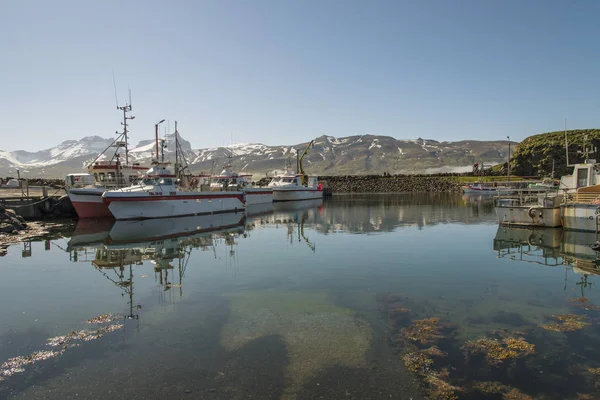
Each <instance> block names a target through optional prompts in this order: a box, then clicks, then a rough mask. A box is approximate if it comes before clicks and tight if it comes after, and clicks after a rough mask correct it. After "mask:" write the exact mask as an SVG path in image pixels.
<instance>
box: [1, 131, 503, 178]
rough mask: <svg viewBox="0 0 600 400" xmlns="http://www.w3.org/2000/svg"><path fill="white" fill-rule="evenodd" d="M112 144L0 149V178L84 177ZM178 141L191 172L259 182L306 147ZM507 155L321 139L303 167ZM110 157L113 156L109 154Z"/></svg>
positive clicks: (385, 166) (367, 166) (397, 167)
mask: <svg viewBox="0 0 600 400" xmlns="http://www.w3.org/2000/svg"><path fill="white" fill-rule="evenodd" d="M112 142H113V139H104V138H101V137H98V136H90V137H85V138H83V139H81V140H79V141H76V140H68V141H65V142H63V143H61V144H59V145H58V146H55V147H53V148H50V149H47V150H42V151H38V152H33V153H32V152H27V151H23V150H19V151H13V152H9V151H3V150H0V175H1V176H12V175H15V174H16V169H17V168H18V169H20V170H21V172H22V173H23V174H24V175H25V176H30V177H54V178H60V177H62V176H64V175H66V174H67V173H70V172H85V167H86V165H87V164H88V163H89V162H91V161H92V160H93V159H94V158H96V157H97V156H98V154H99V153H101V152H102V151H104V150H105V149H107V148H108V147H109V146H110V144H111V143H112ZM179 142H180V146H181V149H182V150H183V152H184V154H185V158H186V161H187V162H188V164H189V165H190V167H191V170H192V171H193V172H200V171H204V172H214V173H219V172H220V170H221V167H222V166H223V165H224V164H225V163H226V162H227V161H228V159H229V158H230V159H231V162H232V163H233V165H234V167H235V168H236V169H237V170H240V171H243V172H246V173H252V174H255V175H256V177H257V178H260V177H262V176H265V174H273V173H275V172H276V171H281V170H283V169H284V168H285V166H286V162H287V163H291V165H292V167H293V168H295V165H296V154H297V153H299V154H301V153H302V152H303V151H304V149H305V148H306V146H307V145H308V143H300V144H295V145H289V146H268V145H264V144H260V143H242V144H234V145H230V146H223V147H215V148H207V149H192V145H191V144H190V142H188V141H186V140H185V139H182V138H181V137H180V139H179ZM174 150H175V141H174V136H173V135H170V136H167V137H166V138H165V140H164V146H163V147H162V150H161V152H164V157H165V159H170V160H172V161H174ZM507 150H508V146H507V143H506V142H505V141H474V140H465V141H459V142H437V141H435V140H426V139H420V138H419V139H407V140H399V139H395V138H393V137H390V136H380V135H360V136H348V137H343V138H335V137H332V136H321V137H318V138H316V139H314V145H313V147H312V148H311V149H309V150H308V152H307V154H306V156H305V158H304V160H305V162H304V167H305V170H306V171H307V172H308V173H311V174H319V175H341V174H379V173H382V172H389V173H437V172H453V171H464V170H470V169H471V166H472V165H473V163H476V162H477V163H485V164H496V163H500V162H503V161H505V160H506V152H507ZM154 153H155V142H154V141H152V140H145V141H141V142H139V143H138V144H137V146H135V147H133V148H131V149H130V151H129V156H130V158H131V160H132V161H134V162H138V163H140V164H142V165H144V164H148V165H149V163H150V162H151V160H152V159H153V158H154ZM107 154H112V152H110V151H107Z"/></svg>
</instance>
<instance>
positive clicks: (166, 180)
mask: <svg viewBox="0 0 600 400" xmlns="http://www.w3.org/2000/svg"><path fill="white" fill-rule="evenodd" d="M158 184H159V185H172V184H173V179H171V178H162V179H161V180H160V181H158Z"/></svg>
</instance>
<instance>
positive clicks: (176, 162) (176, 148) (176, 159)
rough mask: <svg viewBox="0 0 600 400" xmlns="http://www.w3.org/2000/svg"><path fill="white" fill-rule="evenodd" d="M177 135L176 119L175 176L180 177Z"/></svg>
mask: <svg viewBox="0 0 600 400" xmlns="http://www.w3.org/2000/svg"><path fill="white" fill-rule="evenodd" d="M177 136H178V135H177V121H175V176H176V177H177V178H179V140H178V138H177Z"/></svg>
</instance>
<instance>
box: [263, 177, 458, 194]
mask: <svg viewBox="0 0 600 400" xmlns="http://www.w3.org/2000/svg"><path fill="white" fill-rule="evenodd" d="M457 176H459V175H458V174H456V175H451V174H448V175H447V176H431V175H387V174H386V175H342V176H319V182H326V186H327V187H328V188H331V190H332V192H333V193H400V192H424V193H425V192H428V193H460V192H462V186H463V183H461V182H460V181H459V180H458V179H457V178H456V177H457ZM269 181H270V179H269V178H263V179H261V180H259V181H257V182H254V183H255V184H257V185H259V186H266V185H267V184H268V183H269Z"/></svg>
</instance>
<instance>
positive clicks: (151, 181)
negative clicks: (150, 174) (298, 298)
mask: <svg viewBox="0 0 600 400" xmlns="http://www.w3.org/2000/svg"><path fill="white" fill-rule="evenodd" d="M142 183H143V184H144V185H146V186H154V185H155V184H156V180H154V179H152V178H146V179H143V180H142Z"/></svg>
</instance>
